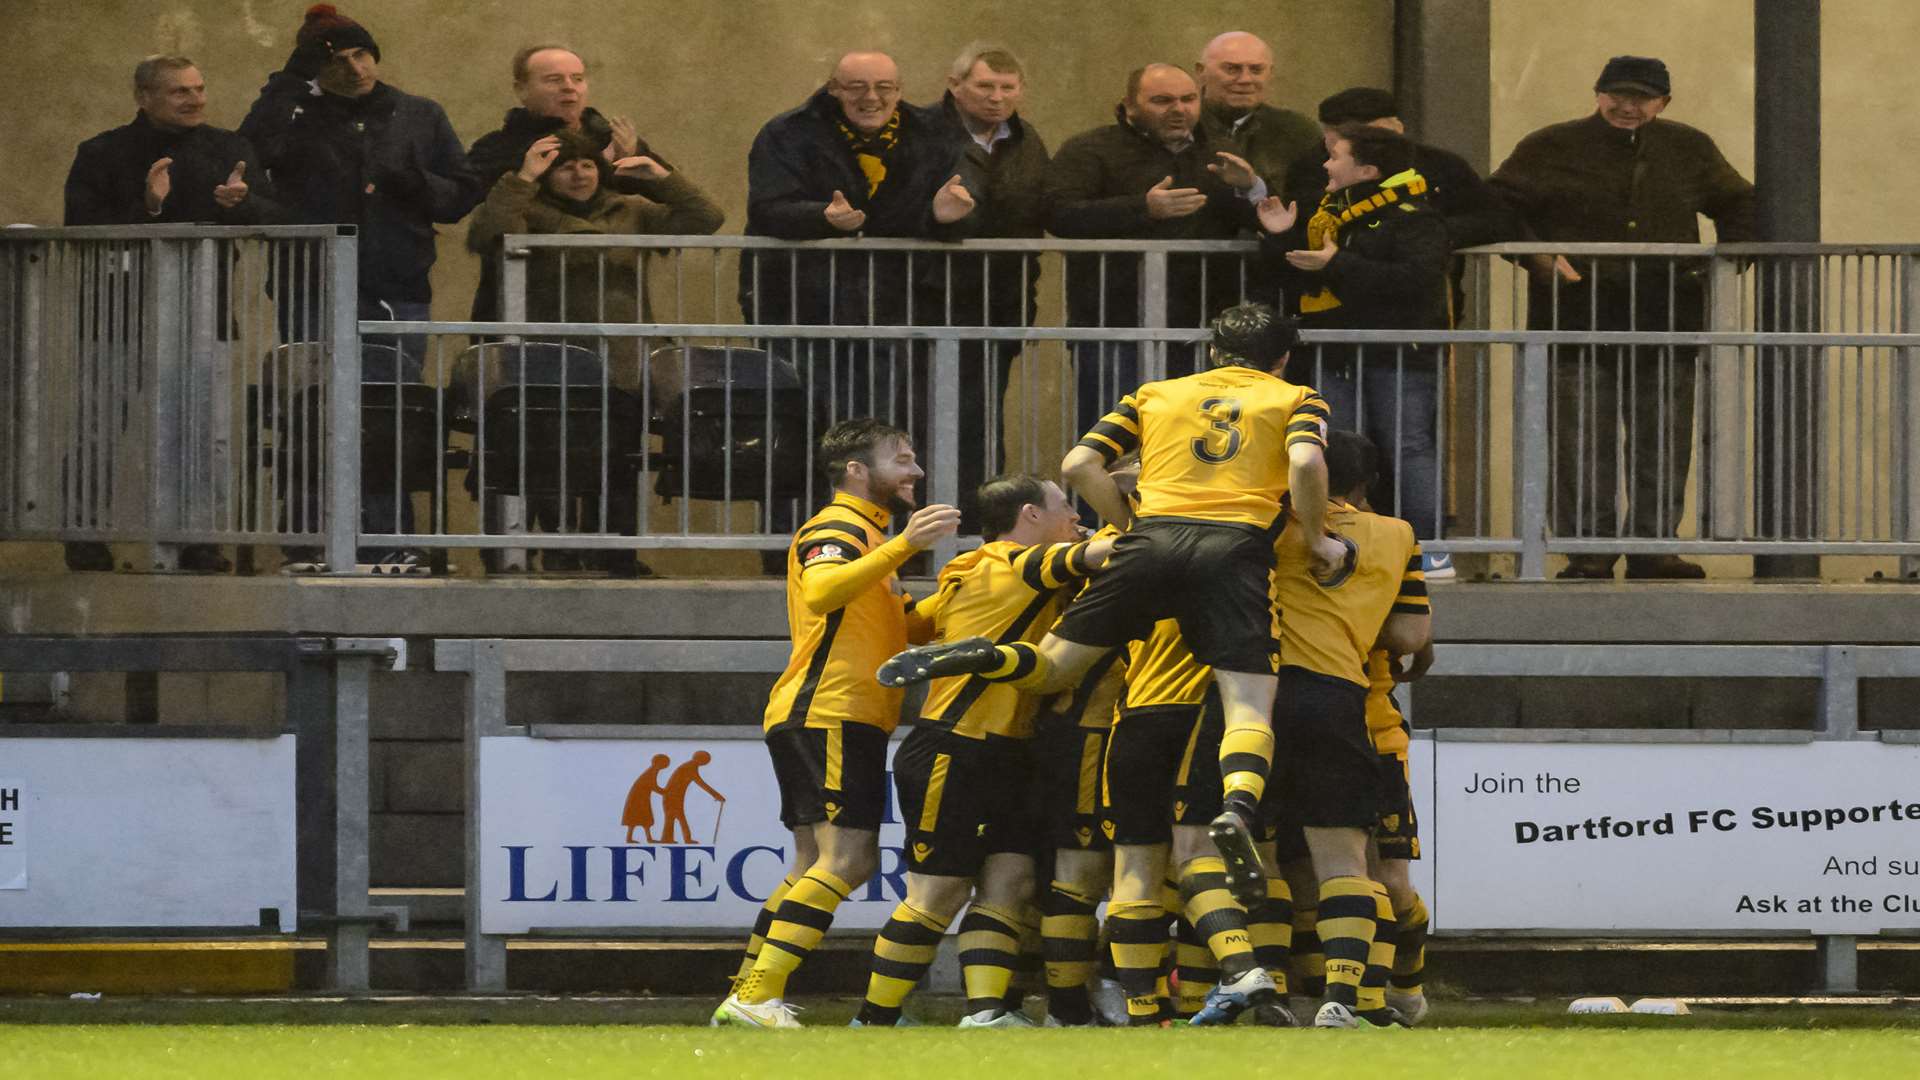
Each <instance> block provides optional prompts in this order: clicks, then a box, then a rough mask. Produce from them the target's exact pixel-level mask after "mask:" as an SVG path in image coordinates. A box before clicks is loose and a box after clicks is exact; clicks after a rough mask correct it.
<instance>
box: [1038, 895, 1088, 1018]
mask: <svg viewBox="0 0 1920 1080" xmlns="http://www.w3.org/2000/svg"><path fill="white" fill-rule="evenodd" d="M1099 903H1100V899H1099V897H1095V896H1088V895H1086V894H1085V893H1082V892H1080V891H1079V890H1077V889H1075V888H1074V887H1073V886H1072V885H1070V884H1068V883H1067V882H1064V881H1056V882H1054V883H1053V884H1052V885H1050V886H1049V887H1048V888H1047V895H1046V896H1044V897H1042V898H1041V901H1040V937H1041V948H1042V950H1043V954H1044V956H1045V958H1046V963H1047V1015H1048V1016H1051V1017H1053V1018H1054V1019H1056V1020H1058V1021H1059V1022H1061V1023H1062V1024H1091V1023H1093V1006H1092V1004H1091V1003H1090V1002H1089V1001H1088V1000H1087V982H1088V981H1089V980H1091V979H1092V978H1093V969H1094V968H1095V966H1097V965H1098V964H1099V961H1100V955H1099V949H1098V942H1099V940H1100V923H1099V920H1097V919H1095V918H1094V917H1093V909H1094V908H1095V907H1098V906H1099Z"/></svg>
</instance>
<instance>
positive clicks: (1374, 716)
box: [1367, 649, 1407, 754]
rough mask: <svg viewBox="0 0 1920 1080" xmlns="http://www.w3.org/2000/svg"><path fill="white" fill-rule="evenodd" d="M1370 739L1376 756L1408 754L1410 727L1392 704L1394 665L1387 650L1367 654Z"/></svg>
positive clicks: (1396, 706) (1377, 650)
mask: <svg viewBox="0 0 1920 1080" xmlns="http://www.w3.org/2000/svg"><path fill="white" fill-rule="evenodd" d="M1367 736H1368V737H1369V738H1371V739H1372V740H1373V749H1374V751H1375V752H1377V753H1381V754H1404V753H1406V752H1407V725H1406V724H1405V723H1404V722H1403V721H1402V719H1401V716H1400V707H1399V706H1398V705H1395V704H1394V703H1393V664H1392V662H1391V661H1389V660H1388V658H1387V650H1385V649H1375V650H1373V651H1372V652H1370V653H1368V654H1367Z"/></svg>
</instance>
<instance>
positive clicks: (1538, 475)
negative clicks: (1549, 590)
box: [1513, 341, 1552, 581]
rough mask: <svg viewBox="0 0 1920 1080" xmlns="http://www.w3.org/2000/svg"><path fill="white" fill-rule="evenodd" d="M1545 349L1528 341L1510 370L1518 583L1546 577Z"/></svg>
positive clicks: (1547, 460)
mask: <svg viewBox="0 0 1920 1080" xmlns="http://www.w3.org/2000/svg"><path fill="white" fill-rule="evenodd" d="M1548 357H1549V352H1548V346H1547V344H1546V343H1545V342H1538V341H1529V342H1527V343H1526V344H1525V345H1522V346H1521V347H1520V363H1519V365H1518V367H1517V368H1516V369H1515V377H1514V381H1515V382H1516V383H1517V384H1518V385H1516V386H1515V387H1514V395H1513V408H1514V414H1515V415H1514V422H1513V492H1514V498H1513V534H1514V535H1515V536H1516V537H1518V538H1519V539H1520V567H1519V573H1518V575H1517V576H1518V577H1519V578H1520V580H1522V581H1541V580H1544V579H1545V578H1546V576H1547V485H1548V483H1549V482H1550V481H1551V475H1550V474H1551V469H1550V468H1549V463H1550V457H1549V455H1550V454H1551V452H1552V447H1551V441H1550V439H1549V437H1548V432H1547V409H1548V401H1547V396H1548V393H1549V389H1548V387H1549V380H1548V365H1549V363H1550V362H1551V361H1550V360H1549V358H1548Z"/></svg>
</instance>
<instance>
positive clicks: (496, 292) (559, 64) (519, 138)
mask: <svg viewBox="0 0 1920 1080" xmlns="http://www.w3.org/2000/svg"><path fill="white" fill-rule="evenodd" d="M513 93H514V96H515V97H518V98H519V99H520V107H519V108H516V109H509V110H507V115H506V119H504V120H502V121H501V123H500V127H499V129H498V130H495V131H490V132H488V133H487V134H485V135H482V136H480V138H479V139H477V140H475V141H474V144H473V146H472V147H471V148H470V149H468V151H467V160H468V161H470V162H471V163H472V165H473V173H474V176H476V177H477V178H478V179H479V181H480V189H481V190H482V191H486V190H488V189H490V188H492V187H493V182H494V181H495V180H498V179H500V178H501V177H502V176H506V175H508V174H510V173H512V172H514V171H515V170H516V169H518V168H520V164H521V161H522V160H523V159H524V158H525V157H526V155H527V147H529V146H532V145H533V144H534V142H535V141H536V140H538V139H541V138H544V137H546V136H548V135H553V134H557V133H559V132H561V131H576V132H581V133H583V134H585V135H586V136H587V137H588V138H589V139H591V140H592V141H593V143H594V145H595V146H596V147H597V149H598V152H599V153H601V154H602V155H603V156H605V158H606V160H608V161H610V162H614V161H621V160H623V159H625V158H632V157H646V158H651V159H652V160H654V161H655V162H657V163H659V164H660V165H661V166H662V167H664V168H666V169H667V170H668V171H669V172H671V171H672V169H673V165H672V164H671V163H670V162H668V161H667V159H666V158H665V157H662V156H661V155H660V154H659V153H658V152H657V151H655V150H654V149H653V148H652V147H651V146H648V145H647V141H646V140H645V139H642V138H641V137H640V136H639V134H638V132H636V131H635V129H634V126H633V121H631V120H629V119H627V118H626V117H624V116H616V117H613V118H611V119H609V118H608V117H605V116H602V115H601V114H600V111H599V110H597V109H595V108H594V107H593V106H592V105H591V104H590V103H589V98H590V86H589V83H588V80H587V65H586V62H585V61H584V60H582V59H581V58H580V54H579V53H576V52H574V51H573V50H572V49H571V48H569V47H567V46H565V45H558V44H542V45H529V46H527V47H526V48H524V49H521V50H520V51H519V52H517V53H514V54H513ZM607 186H608V187H610V188H611V189H612V191H613V192H617V193H619V194H622V195H645V196H647V197H648V198H650V199H652V200H654V201H655V202H657V203H663V204H671V203H672V201H673V199H672V198H671V197H669V196H670V193H668V192H666V191H664V190H661V189H659V188H658V187H656V181H654V180H652V179H650V178H648V177H647V176H643V175H640V174H638V173H635V172H632V171H631V170H629V171H627V172H625V173H622V172H620V171H619V170H615V171H614V173H613V174H612V175H611V176H610V177H609V178H608V180H607ZM672 194H677V192H676V193H672ZM652 231H655V232H658V231H663V230H652ZM696 231H699V232H712V231H713V230H712V229H701V230H696ZM468 235H469V237H471V235H472V234H471V233H469V234H468ZM478 254H479V255H480V256H481V262H480V288H479V290H478V291H476V292H475V293H474V294H473V318H474V320H475V321H478V322H491V321H493V320H495V319H498V318H499V317H500V260H499V258H498V256H499V248H498V247H497V246H496V247H492V248H489V249H487V250H486V251H482V252H478Z"/></svg>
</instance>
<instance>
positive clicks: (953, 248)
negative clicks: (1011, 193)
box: [501, 233, 1260, 255]
mask: <svg viewBox="0 0 1920 1080" xmlns="http://www.w3.org/2000/svg"><path fill="white" fill-rule="evenodd" d="M501 244H502V246H503V247H505V249H506V250H507V252H508V253H509V254H513V253H514V249H515V248H526V249H532V248H649V249H659V248H706V249H716V250H738V249H745V250H756V251H861V252H865V251H938V252H952V253H955V254H959V253H963V252H990V251H1024V252H1031V253H1033V254H1036V255H1038V254H1044V253H1046V252H1050V251H1059V252H1068V253H1073V252H1088V253H1101V254H1107V255H1114V254H1127V253H1134V254H1144V253H1146V252H1150V251H1161V252H1169V253H1173V254H1196V255H1217V254H1234V253H1239V254H1247V255H1251V254H1255V253H1257V252H1259V250H1260V245H1259V244H1258V243H1257V242H1255V241H1252V240H1060V239H1056V238H1053V237H1045V238H1040V237H1036V238H1032V239H1004V240H961V241H953V240H908V239H902V238H897V237H886V236H863V237H860V238H859V239H845V240H778V239H775V238H773V237H771V236H665V235H644V236H643V235H630V234H629V235H619V236H608V235H605V234H565V233H508V234H507V235H505V236H503V237H501Z"/></svg>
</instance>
